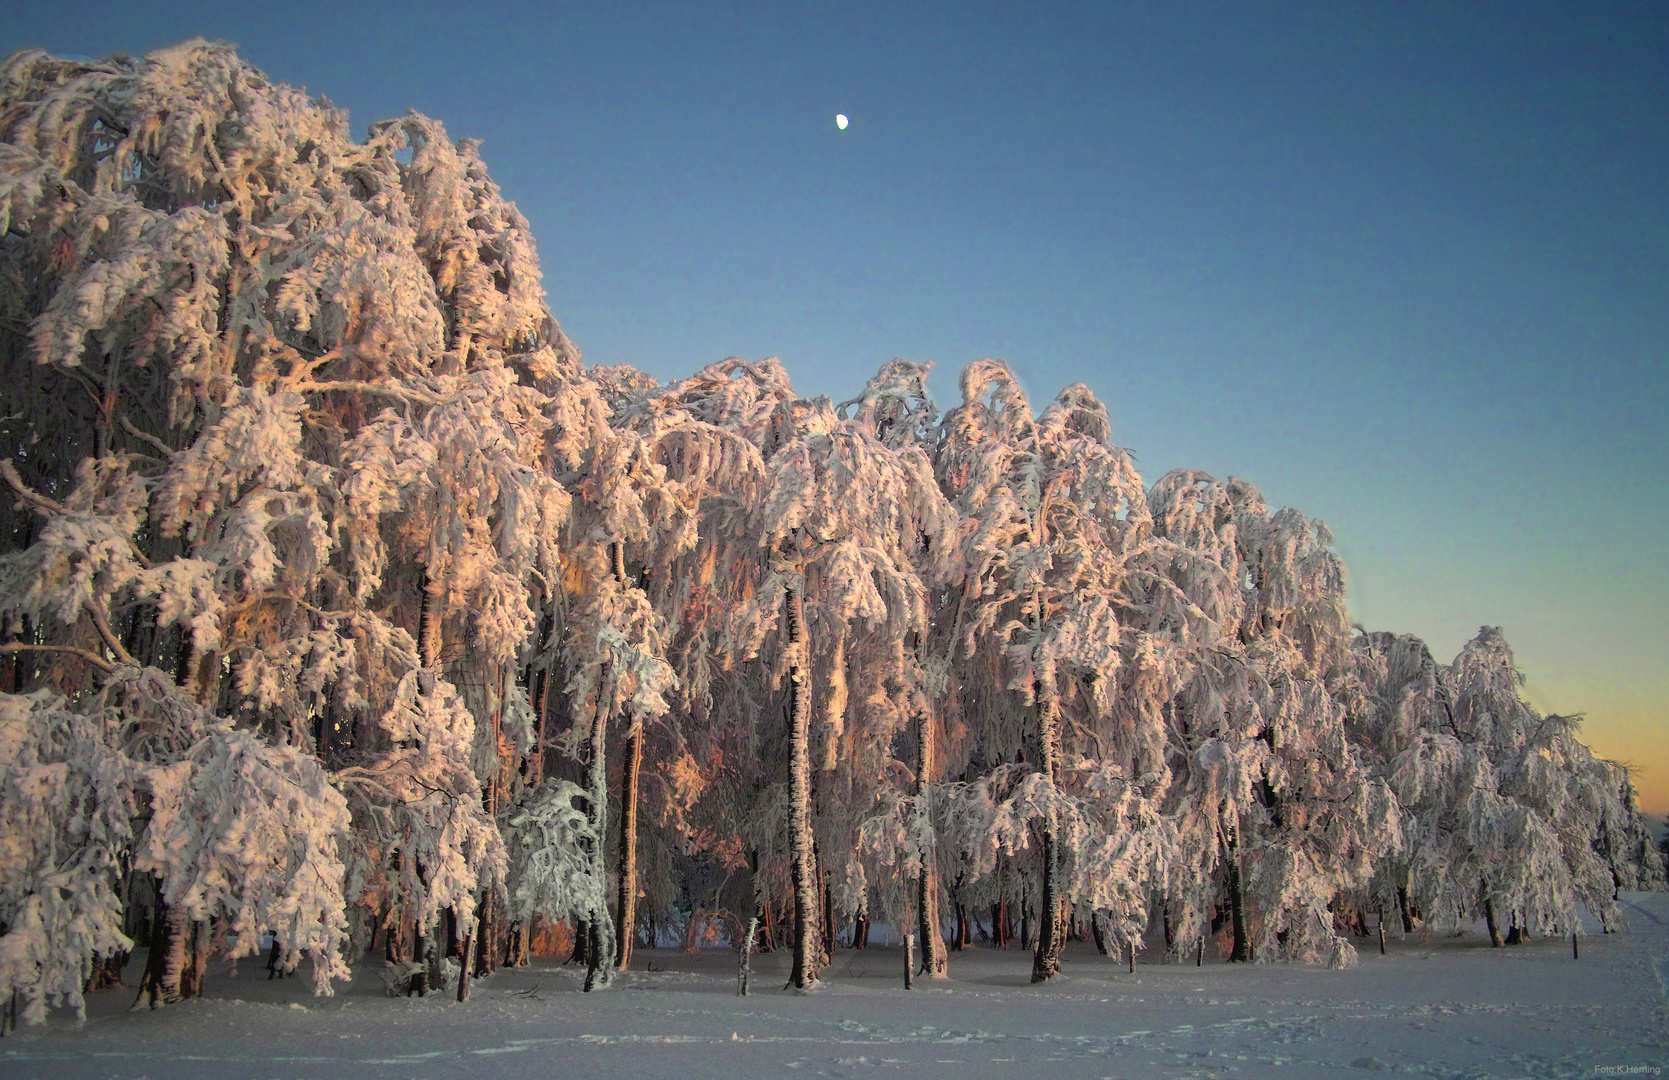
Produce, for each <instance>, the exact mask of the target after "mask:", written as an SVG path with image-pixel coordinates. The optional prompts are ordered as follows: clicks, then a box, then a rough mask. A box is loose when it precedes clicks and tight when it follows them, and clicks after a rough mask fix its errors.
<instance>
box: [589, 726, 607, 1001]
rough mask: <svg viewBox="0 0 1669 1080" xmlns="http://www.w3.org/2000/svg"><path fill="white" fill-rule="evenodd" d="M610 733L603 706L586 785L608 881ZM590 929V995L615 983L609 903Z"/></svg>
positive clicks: (597, 869)
mask: <svg viewBox="0 0 1669 1080" xmlns="http://www.w3.org/2000/svg"><path fill="white" fill-rule="evenodd" d="M607 734H608V713H607V712H606V711H605V710H604V709H603V708H602V706H601V705H599V706H598V708H597V710H596V712H595V714H594V715H593V717H592V720H591V762H590V765H589V767H588V769H587V774H588V775H587V780H588V783H587V785H586V786H587V788H588V789H589V792H590V796H591V797H590V803H591V826H592V829H593V830H594V832H595V835H596V837H597V839H596V846H595V848H593V850H592V852H591V872H592V873H594V874H596V875H597V877H598V879H599V880H604V879H605V875H606V874H607V873H608V869H607V866H608V859H607V858H606V855H605V852H604V851H603V837H605V836H607V835H608V744H607V742H606V741H605V738H606V736H607ZM586 929H587V932H588V933H589V934H590V937H591V940H590V942H589V948H588V949H587V952H588V953H589V954H590V955H589V956H588V957H587V958H586V959H587V965H586V969H585V989H586V991H587V992H589V991H592V990H596V989H598V988H600V987H606V986H608V985H610V984H611V983H612V982H614V926H613V925H612V920H611V919H610V918H609V913H608V904H607V902H604V903H602V904H599V905H598V906H597V910H596V911H593V912H592V913H591V918H590V919H589V920H588V922H587V926H586Z"/></svg>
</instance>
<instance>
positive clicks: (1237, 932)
mask: <svg viewBox="0 0 1669 1080" xmlns="http://www.w3.org/2000/svg"><path fill="white" fill-rule="evenodd" d="M1222 813H1223V811H1222V808H1221V807H1218V809H1217V815H1218V826H1219V828H1220V830H1221V834H1222V837H1223V862H1224V863H1225V864H1226V865H1227V869H1228V888H1229V914H1230V918H1231V919H1232V920H1233V924H1234V949H1233V951H1232V952H1230V953H1229V962H1230V963H1231V964H1232V963H1240V964H1243V963H1247V962H1249V961H1250V960H1251V959H1252V943H1251V936H1250V935H1249V934H1248V933H1247V932H1246V906H1245V898H1244V896H1243V895H1242V889H1241V886H1240V843H1239V840H1238V838H1237V835H1236V834H1235V832H1234V831H1233V830H1232V829H1230V828H1229V827H1228V824H1227V823H1226V822H1224V821H1222Z"/></svg>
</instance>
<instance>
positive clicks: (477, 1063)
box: [0, 893, 1669, 1080]
mask: <svg viewBox="0 0 1669 1080" xmlns="http://www.w3.org/2000/svg"><path fill="white" fill-rule="evenodd" d="M1624 909H1625V910H1626V911H1627V913H1628V916H1629V920H1630V923H1631V928H1630V930H1629V931H1628V932H1627V933H1623V934H1612V935H1604V934H1599V933H1597V932H1596V933H1593V934H1592V935H1591V936H1588V937H1585V938H1584V939H1583V941H1582V957H1581V959H1580V960H1577V961H1573V960H1572V959H1571V950H1570V942H1569V939H1562V940H1561V939H1551V938H1546V939H1538V940H1536V941H1533V942H1531V943H1529V944H1526V945H1521V946H1512V947H1508V948H1504V949H1491V948H1490V947H1489V942H1488V938H1487V936H1486V935H1485V934H1484V933H1483V931H1482V928H1481V927H1473V928H1471V929H1469V931H1468V932H1467V933H1466V934H1465V935H1464V936H1461V937H1443V936H1435V937H1430V938H1425V937H1423V936H1422V935H1410V936H1408V937H1406V938H1403V939H1400V940H1399V937H1398V936H1397V935H1392V936H1391V937H1390V939H1389V940H1388V943H1387V944H1388V955H1386V956H1384V957H1381V956H1380V955H1379V953H1378V948H1377V946H1376V945H1375V944H1374V942H1373V939H1372V938H1365V939H1358V941H1357V945H1358V948H1359V951H1360V952H1361V962H1360V963H1359V964H1358V965H1357V966H1356V967H1354V968H1350V969H1346V970H1342V971H1331V970H1326V969H1322V968H1317V967H1313V966H1307V965H1296V964H1292V965H1289V964H1258V965H1231V964H1226V963H1223V962H1221V961H1220V960H1216V959H1214V958H1213V957H1211V956H1210V955H1209V954H1210V951H1211V950H1210V949H1209V948H1208V950H1207V952H1208V956H1207V960H1206V963H1205V964H1204V966H1202V967H1195V966H1193V965H1192V964H1182V965H1168V964H1160V963H1157V962H1156V961H1157V956H1151V957H1141V958H1139V960H1138V964H1137V969H1136V973H1135V974H1134V975H1131V974H1129V973H1128V972H1127V971H1126V969H1125V967H1124V965H1123V964H1122V963H1118V962H1114V961H1110V960H1107V959H1104V958H1102V957H1099V956H1097V955H1096V954H1095V952H1094V950H1093V948H1092V947H1090V946H1088V945H1086V944H1081V943H1073V944H1072V945H1070V946H1069V948H1068V951H1067V957H1066V965H1065V973H1064V975H1063V977H1062V978H1060V979H1058V980H1055V981H1053V982H1051V983H1049V984H1046V985H1044V986H1041V987H1033V986H1031V985H1030V983H1029V982H1028V979H1029V974H1030V955H1029V953H1027V952H1024V951H1022V950H1020V949H1018V948H1011V949H1008V950H993V949H988V948H974V949H971V950H968V951H964V952H961V953H952V954H951V965H950V966H951V978H950V979H949V980H947V981H944V982H933V981H929V980H925V979H918V980H917V982H916V988H915V989H914V990H911V991H908V992H906V991H905V990H903V988H902V985H903V980H902V977H901V964H902V961H901V954H900V951H899V950H898V948H896V947H872V948H871V949H869V950H867V951H865V952H855V951H852V950H848V949H840V950H837V952H836V960H835V963H834V964H833V965H832V966H831V967H830V968H828V969H826V971H825V972H824V981H823V983H822V989H820V990H819V991H818V992H816V993H812V994H795V993H788V992H782V991H781V990H780V989H779V988H780V987H782V986H783V984H784V983H785V982H786V981H787V975H788V965H789V963H790V961H791V955H790V954H789V953H788V952H786V951H778V952H774V953H768V954H765V955H762V956H756V957H755V958H754V969H755V976H754V983H753V985H754V992H753V993H752V994H750V996H748V997H745V998H742V997H737V996H736V994H735V985H736V978H735V954H734V953H733V952H731V951H730V950H728V949H710V950H706V951H704V952H701V953H698V954H693V955H692V954H688V953H684V952H681V951H678V950H672V949H652V950H639V951H638V952H637V953H636V954H635V955H636V958H637V959H636V965H635V966H636V970H633V971H629V972H626V973H624V974H623V975H621V976H620V977H619V978H618V979H617V981H616V984H615V988H614V989H612V990H610V991H607V992H602V993H593V994H582V993H580V992H579V988H580V984H581V982H582V980H583V976H584V973H583V971H582V970H580V969H579V968H577V967H563V966H560V965H557V964H556V963H555V961H551V960H536V961H535V962H534V963H533V964H532V965H531V966H529V967H526V968H521V969H506V970H503V971H500V972H499V973H498V974H496V975H494V976H493V977H491V978H490V979H486V980H483V981H480V982H478V983H477V984H476V985H475V989H474V992H473V995H472V997H471V999H470V1000H469V1001H468V1002H466V1003H464V1004H462V1005H460V1004H458V1003H456V1002H454V1001H453V1000H452V998H451V996H450V995H449V994H435V995H432V996H430V997H428V998H426V999H406V998H402V999H392V998H389V997H386V996H385V995H384V993H383V991H382V983H381V980H380V978H379V976H378V972H377V968H378V966H379V965H377V964H376V963H375V961H366V962H363V963H361V964H359V965H357V966H356V969H355V977H354V979H353V981H352V983H351V984H349V985H345V986H343V987H341V989H340V990H339V992H338V993H337V995H336V996H334V997H329V998H314V997H312V996H310V995H309V994H308V993H307V985H308V983H307V980H306V979H304V978H293V979H288V980H282V981H268V980H267V978H266V972H265V969H264V967H263V965H262V964H260V963H258V962H256V963H252V962H249V961H244V962H243V963H241V964H240V965H239V966H238V970H237V974H236V975H235V976H234V975H230V974H228V973H227V971H226V967H227V965H226V964H224V963H223V962H216V964H215V965H214V968H213V970H212V971H211V974H210V978H209V980H208V984H207V986H206V987H205V997H204V998H203V999H202V1000H199V1001H189V1002H186V1003H184V1004H181V1005H178V1006H175V1007H172V1008H168V1009H163V1010H159V1011H156V1012H149V1011H143V1010H141V1011H136V1012H135V1011H128V1009H127V1006H128V1003H129V1001H131V999H132V995H131V993H130V992H122V991H115V992H109V993H100V994H95V995H93V996H92V997H90V998H89V1001H88V1021H87V1024H86V1026H85V1027H84V1028H82V1029H80V1030H77V1029H76V1028H75V1027H74V1025H73V1023H72V1022H71V1020H70V1019H69V1017H68V1015H67V1014H57V1013H55V1014H54V1016H53V1018H52V1021H51V1022H50V1023H49V1025H48V1026H47V1028H46V1029H45V1030H44V1031H43V1032H41V1033H39V1034H33V1033H31V1032H29V1031H28V1030H25V1031H24V1032H23V1033H22V1034H21V1035H20V1036H19V1037H16V1038H8V1039H7V1040H5V1042H4V1043H0V1077H5V1078H7V1080H11V1078H14V1077H15V1078H18V1080H25V1078H31V1080H32V1078H37V1077H38V1078H42V1080H46V1078H53V1080H59V1078H62V1080H80V1078H88V1080H92V1078H99V1080H104V1078H131V1080H138V1078H141V1077H145V1078H150V1080H165V1078H166V1080H242V1078H249V1080H256V1078H273V1077H296V1078H318V1080H327V1078H330V1080H333V1078H357V1077H367V1078H399V1077H470V1078H472V1080H487V1078H494V1080H496V1078H504V1080H519V1078H523V1077H528V1078H532V1077H551V1076H556V1077H567V1076H608V1077H639V1076H641V1077H688V1078H693V1080H702V1078H707V1077H731V1076H750V1077H751V1076H828V1077H865V1076H877V1077H878V1076H883V1075H898V1076H922V1077H925V1076H936V1077H946V1078H958V1080H960V1078H964V1077H966V1078H976V1077H1003V1078H1013V1077H1022V1076H1032V1075H1047V1076H1049V1077H1051V1078H1054V1077H1061V1078H1077V1077H1084V1078H1098V1077H1118V1078H1137V1077H1144V1078H1145V1077H1159V1078H1170V1077H1223V1078H1231V1077H1232V1078H1253V1077H1283V1078H1286V1077H1290V1078H1295V1080H1296V1078H1311V1077H1314V1078H1322V1077H1340V1076H1344V1077H1350V1076H1365V1075H1369V1074H1371V1073H1375V1072H1384V1073H1395V1074H1400V1075H1408V1076H1432V1077H1445V1078H1447V1077H1466V1078H1469V1080H1487V1078H1502V1080H1505V1078H1509V1077H1537V1078H1543V1077H1547V1078H1577V1077H1597V1076H1607V1075H1623V1076H1629V1075H1632V1076H1641V1075H1646V1076H1649V1075H1656V1074H1658V1070H1660V1069H1661V1068H1662V1067H1663V1066H1665V1065H1669V1005H1666V1000H1665V992H1664V984H1663V982H1662V981H1661V980H1662V974H1661V973H1662V972H1664V970H1665V969H1666V968H1669V895H1665V894H1661V893H1634V894H1626V895H1625V903H1624ZM1591 929H1594V930H1596V931H1597V926H1596V927H1592V928H1591ZM142 961H143V954H138V955H136V956H135V959H134V962H133V966H131V967H130V968H129V981H130V982H131V981H134V980H136V979H137V977H138V972H139V970H140V965H141V963H142ZM1150 961H1152V962H1150Z"/></svg>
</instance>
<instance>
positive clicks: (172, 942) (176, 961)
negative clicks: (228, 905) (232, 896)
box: [139, 889, 191, 1009]
mask: <svg viewBox="0 0 1669 1080" xmlns="http://www.w3.org/2000/svg"><path fill="white" fill-rule="evenodd" d="M190 932H191V921H190V920H189V919H187V918H186V915H185V912H184V910H182V909H179V908H173V907H170V906H169V905H168V902H167V901H165V900H164V899H163V898H162V893H161V890H160V889H158V891H157V901H156V918H155V920H153V922H152V923H151V952H150V956H149V957H148V958H147V959H146V961H145V978H144V980H143V981H142V982H141V983H140V984H139V997H140V998H141V999H148V1002H149V1004H150V1006H151V1008H153V1009H154V1008H156V1007H157V1006H158V1005H172V1004H174V1003H175V1002H176V1001H179V1000H180V997H181V990H180V980H181V978H182V977H183V976H184V974H185V968H186V950H187V948H188V946H189V945H190V941H189V935H190Z"/></svg>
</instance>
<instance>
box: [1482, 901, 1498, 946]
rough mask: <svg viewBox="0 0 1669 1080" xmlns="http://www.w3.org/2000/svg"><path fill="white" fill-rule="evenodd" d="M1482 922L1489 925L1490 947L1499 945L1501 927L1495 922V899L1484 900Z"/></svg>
mask: <svg viewBox="0 0 1669 1080" xmlns="http://www.w3.org/2000/svg"><path fill="white" fill-rule="evenodd" d="M1484 924H1485V925H1486V926H1488V927H1489V945H1490V948H1492V949H1499V948H1500V947H1501V927H1500V926H1499V925H1498V924H1497V923H1496V922H1495V901H1494V900H1485V901H1484Z"/></svg>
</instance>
